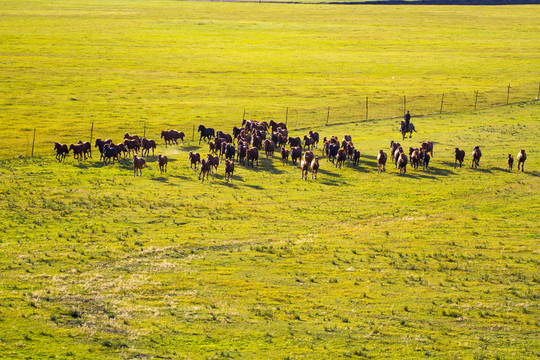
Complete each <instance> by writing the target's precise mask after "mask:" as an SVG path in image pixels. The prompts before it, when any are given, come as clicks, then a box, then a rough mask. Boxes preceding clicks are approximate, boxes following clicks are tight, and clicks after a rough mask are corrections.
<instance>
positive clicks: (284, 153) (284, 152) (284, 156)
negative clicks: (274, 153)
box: [281, 147, 289, 166]
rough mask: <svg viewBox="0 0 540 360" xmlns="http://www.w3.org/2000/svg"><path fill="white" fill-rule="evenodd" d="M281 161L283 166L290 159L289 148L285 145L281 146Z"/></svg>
mask: <svg viewBox="0 0 540 360" xmlns="http://www.w3.org/2000/svg"><path fill="white" fill-rule="evenodd" d="M281 161H282V162H283V166H285V164H286V163H287V161H289V150H287V149H285V148H284V147H282V148H281Z"/></svg>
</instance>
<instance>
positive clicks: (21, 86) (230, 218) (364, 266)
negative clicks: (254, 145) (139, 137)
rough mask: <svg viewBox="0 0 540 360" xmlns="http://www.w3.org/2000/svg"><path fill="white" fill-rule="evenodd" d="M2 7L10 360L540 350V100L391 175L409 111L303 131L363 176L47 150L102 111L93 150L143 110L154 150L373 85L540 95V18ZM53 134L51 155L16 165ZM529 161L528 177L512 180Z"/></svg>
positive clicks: (0, 302) (139, 118) (116, 5)
mask: <svg viewBox="0 0 540 360" xmlns="http://www.w3.org/2000/svg"><path fill="white" fill-rule="evenodd" d="M261 9H264V11H261ZM0 14H2V20H3V21H1V22H0V29H1V32H0V34H1V36H2V37H1V41H2V45H3V46H2V48H1V49H0V62H1V63H2V64H3V65H4V66H2V67H1V68H0V79H1V86H2V87H1V88H0V91H2V99H1V101H2V103H1V104H0V109H1V110H2V111H0V119H1V120H0V121H1V123H2V124H3V128H2V129H1V130H0V138H1V140H2V141H1V142H2V144H3V148H2V150H1V153H0V154H1V155H2V160H1V161H0V165H1V166H0V194H1V196H0V234H1V235H0V269H1V273H2V277H1V280H0V357H2V358H16V359H23V358H35V359H40V358H49V357H50V358H55V357H57V358H62V359H63V358H76V359H118V358H121V359H132V358H171V359H176V358H180V359H182V358H185V359H222V358H235V359H247V358H253V359H258V358H271V359H287V358H289V359H320V358H328V359H334V358H374V359H376V358H390V359H396V358H400V359H403V358H405V359H418V358H431V357H437V358H445V359H446V358H463V359H473V358H474V359H482V358H486V359H494V358H499V359H534V358H537V357H538V356H539V355H540V345H539V343H538V333H539V328H540V322H539V321H538V319H539V318H540V309H539V297H540V276H539V274H538V265H539V264H540V257H539V253H538V252H539V242H538V239H539V235H540V231H539V230H540V228H539V225H538V212H539V210H540V209H539V203H540V202H539V188H540V187H539V181H538V177H539V175H540V173H539V172H538V167H539V165H540V162H539V160H538V159H539V158H540V156H539V153H538V150H537V147H538V140H537V139H538V138H539V136H540V134H539V132H540V128H539V126H538V124H539V122H538V119H539V115H540V111H539V104H538V102H537V101H532V102H528V103H520V104H514V105H511V106H508V107H502V108H495V109H490V110H482V111H476V112H465V113H453V114H442V115H440V116H431V117H416V118H413V121H414V123H415V125H416V127H417V129H418V130H419V133H418V134H414V135H413V139H406V140H405V141H404V142H402V143H403V144H404V145H405V146H406V147H408V146H412V145H417V144H418V143H419V142H420V141H422V140H431V141H434V142H435V150H434V159H433V160H432V163H431V168H430V169H429V170H427V171H423V170H416V171H415V170H412V169H409V170H408V173H407V175H404V176H399V175H398V174H397V171H396V170H395V169H393V168H392V167H391V166H389V167H388V171H387V172H386V173H383V174H378V173H377V172H376V167H375V154H376V152H377V150H378V149H380V148H384V149H386V148H387V147H388V144H389V141H390V139H394V140H398V139H399V138H398V136H399V134H398V133H397V132H396V120H395V119H381V120H374V121H370V122H355V121H354V120H355V118H354V116H353V115H351V117H350V123H349V124H345V125H330V126H322V122H321V121H320V119H308V120H305V122H303V123H301V124H300V126H299V127H298V128H293V129H291V131H292V132H293V133H294V134H297V135H303V133H304V132H306V131H307V129H308V128H309V129H313V130H317V131H319V132H320V133H321V135H322V136H330V135H337V136H342V135H343V134H345V133H349V134H351V135H352V136H353V140H354V143H355V145H356V146H357V147H358V148H359V149H360V151H361V153H362V158H361V163H360V166H359V167H358V168H353V167H352V166H351V165H350V164H347V166H346V167H345V168H344V169H341V170H338V169H335V168H333V167H332V166H331V165H330V164H328V163H326V162H325V161H324V160H323V161H322V170H321V174H320V177H319V179H317V180H316V181H314V180H309V181H302V180H300V174H299V170H298V169H293V168H292V167H291V166H286V167H283V166H282V165H281V163H280V161H279V160H278V158H277V157H274V158H273V159H268V160H267V159H263V160H262V161H261V164H260V166H259V167H257V168H255V169H247V168H244V167H242V166H237V172H236V175H235V177H234V179H233V183H232V184H226V183H225V181H224V178H223V168H222V167H220V170H219V174H218V175H215V176H212V177H211V179H210V181H209V182H205V183H204V184H201V183H200V182H199V181H198V180H197V174H196V173H194V172H193V171H192V170H190V169H189V165H188V162H187V152H189V151H200V152H205V151H206V149H207V147H206V146H198V144H197V143H196V142H193V141H187V142H186V144H185V145H183V146H182V145H179V146H173V147H169V148H167V149H165V148H164V147H163V146H162V145H161V144H160V146H159V148H158V151H159V152H161V153H164V154H166V155H167V156H169V158H170V159H171V162H170V164H169V172H168V174H167V175H161V174H160V173H159V171H158V169H157V163H156V159H155V157H148V158H147V160H148V166H147V167H146V168H145V169H144V170H143V176H142V177H141V178H133V176H132V170H131V164H130V162H129V160H123V161H120V163H118V164H115V165H104V164H103V163H101V162H99V161H97V159H95V158H94V159H93V160H87V161H84V162H81V163H78V162H76V161H74V160H73V159H71V158H70V159H68V160H67V161H66V163H65V164H59V163H57V162H56V161H55V160H54V157H53V156H52V152H51V145H50V144H51V143H52V142H53V141H55V140H60V141H63V142H75V141H76V140H78V139H79V138H82V139H83V140H84V139H87V138H88V136H89V135H88V130H89V125H90V124H91V123H92V122H93V123H95V124H96V126H95V132H94V138H95V137H98V136H99V137H112V138H114V139H117V138H119V137H121V135H122V134H123V132H124V131H130V132H137V133H139V134H140V133H141V132H142V122H143V121H144V122H146V124H147V135H148V136H152V137H157V134H158V131H159V130H161V129H162V128H163V127H176V128H179V129H182V130H184V131H186V128H187V129H190V127H191V125H192V124H194V123H197V122H204V123H205V124H207V125H209V126H210V125H212V126H214V127H215V128H217V129H225V130H227V129H230V128H231V127H232V126H233V125H238V124H239V119H241V116H242V111H243V109H244V108H246V107H247V108H248V110H249V109H251V108H254V109H260V113H259V114H258V116H259V118H262V117H263V115H264V111H266V109H268V108H274V107H276V106H280V107H284V106H291V107H298V108H300V107H303V108H307V109H310V108H316V107H319V106H323V107H324V106H327V104H328V103H331V105H334V104H335V106H336V107H339V108H341V109H343V112H344V113H345V114H346V109H347V107H348V106H351V107H352V106H353V105H354V104H355V101H356V100H354V96H356V95H358V94H359V93H362V96H364V95H365V93H366V92H368V93H370V95H372V94H373V95H375V94H383V93H384V94H386V93H394V94H403V93H405V92H406V93H407V94H408V95H409V94H410V95H421V94H424V93H426V92H433V93H437V92H440V91H446V90H447V89H454V90H455V89H460V90H464V89H469V90H472V89H475V90H476V89H478V88H485V89H490V88H493V87H494V86H496V85H498V84H499V83H501V82H504V83H507V82H508V81H509V79H511V80H512V81H515V82H523V83H525V82H527V83H528V82H531V81H530V78H534V77H536V78H538V73H537V71H538V70H537V69H538V56H539V55H538V52H537V45H536V43H535V40H534V36H531V34H537V33H538V24H537V22H535V21H533V19H536V18H537V16H536V15H537V14H538V7H534V6H527V7H504V8H502V7H501V8H499V7H497V8H492V7H485V8H484V7H481V8H475V11H472V10H471V8H460V7H442V8H439V7H410V8H409V7H346V8H345V7H332V6H307V5H301V6H300V5H298V6H296V5H291V6H288V5H287V6H284V5H271V4H263V7H261V6H257V5H256V4H206V3H205V4H199V3H181V2H180V3H177V2H161V1H156V2H145V1H141V2H137V1H115V2H92V3H91V4H87V3H86V2H75V1H64V2H61V1H60V2H54V3H48V2H47V3H46V2H41V1H27V2H11V1H7V2H2V3H0ZM403 18H407V19H409V23H408V25H407V30H404V29H405V26H404V25H403V24H402V19H403ZM410 24H412V25H413V26H410ZM351 34H353V35H351ZM398 35H400V36H398ZM473 45H474V47H473ZM411 47H412V48H413V49H414V53H415V54H419V56H416V57H412V56H405V57H403V56H401V54H403V53H405V52H406V51H407V50H408V49H410V48H411ZM456 64H460V65H461V66H456ZM392 76H394V77H395V78H397V81H393V80H392V79H391V77H392ZM533 82H534V81H533ZM398 115H399V114H398ZM34 127H37V128H38V139H40V140H39V142H38V146H37V148H36V152H37V154H38V155H39V156H36V157H33V158H30V157H23V158H21V159H14V155H16V154H18V153H20V152H21V149H24V148H25V146H22V147H21V146H20V143H21V141H23V143H24V142H25V141H26V140H27V139H26V137H27V133H28V132H29V130H31V129H33V128H34ZM186 132H187V131H186ZM188 137H189V136H188ZM474 145H480V146H481V148H482V150H483V154H484V156H483V158H482V160H481V167H480V169H478V170H473V169H470V168H469V166H470V164H469V163H468V161H467V163H466V166H465V167H464V168H462V169H456V170H454V169H453V149H454V147H456V146H459V147H461V148H464V149H466V151H467V156H468V157H467V159H468V160H470V156H469V153H470V149H472V147H473V146H474ZM520 148H525V149H527V152H528V155H529V159H528V160H527V163H526V171H525V172H524V173H521V172H517V171H514V172H508V171H507V170H506V168H505V166H506V165H505V164H506V162H505V159H506V156H507V154H508V153H512V154H514V155H515V154H517V151H518V150H519V149H520Z"/></svg>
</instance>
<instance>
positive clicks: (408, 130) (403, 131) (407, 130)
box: [399, 121, 416, 140]
mask: <svg viewBox="0 0 540 360" xmlns="http://www.w3.org/2000/svg"><path fill="white" fill-rule="evenodd" d="M399 131H401V135H403V140H405V134H407V133H409V138H412V133H413V131H414V132H416V129H415V128H414V125H413V123H409V127H408V128H406V126H405V121H402V122H401V124H400V126H399Z"/></svg>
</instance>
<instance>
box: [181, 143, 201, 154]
mask: <svg viewBox="0 0 540 360" xmlns="http://www.w3.org/2000/svg"><path fill="white" fill-rule="evenodd" d="M180 150H183V151H187V152H189V151H194V150H199V151H201V154H202V152H203V151H202V149H201V146H200V145H188V146H183V147H182V149H180ZM201 156H202V155H201Z"/></svg>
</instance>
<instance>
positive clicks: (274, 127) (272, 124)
mask: <svg viewBox="0 0 540 360" xmlns="http://www.w3.org/2000/svg"><path fill="white" fill-rule="evenodd" d="M268 125H269V126H270V127H271V128H272V132H276V131H277V129H278V128H282V129H287V125H285V124H284V123H282V122H279V123H277V122H275V121H274V120H270V122H269V123H268Z"/></svg>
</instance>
